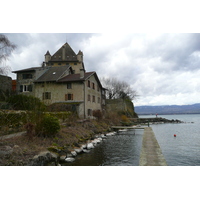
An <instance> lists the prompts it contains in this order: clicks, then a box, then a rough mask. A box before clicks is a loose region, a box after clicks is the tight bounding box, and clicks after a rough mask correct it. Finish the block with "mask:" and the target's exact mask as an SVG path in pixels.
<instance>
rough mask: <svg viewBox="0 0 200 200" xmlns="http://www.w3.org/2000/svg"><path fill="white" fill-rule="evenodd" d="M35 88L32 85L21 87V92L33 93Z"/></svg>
mask: <svg viewBox="0 0 200 200" xmlns="http://www.w3.org/2000/svg"><path fill="white" fill-rule="evenodd" d="M32 91H33V86H32V85H20V92H32Z"/></svg>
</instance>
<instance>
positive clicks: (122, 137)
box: [64, 130, 143, 166]
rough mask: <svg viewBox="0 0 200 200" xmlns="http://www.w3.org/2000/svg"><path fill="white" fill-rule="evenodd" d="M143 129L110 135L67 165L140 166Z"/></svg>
mask: <svg viewBox="0 0 200 200" xmlns="http://www.w3.org/2000/svg"><path fill="white" fill-rule="evenodd" d="M142 137H143V130H136V131H133V130H130V131H126V132H119V133H117V134H116V135H114V136H108V137H107V138H106V139H105V140H103V141H102V142H101V143H100V144H98V145H97V146H96V147H95V148H94V149H92V150H91V151H90V152H89V153H84V154H83V153H82V154H80V155H78V156H77V157H76V160H75V161H74V162H72V163H66V164H64V165H67V166H138V165H139V158H140V150H141V146H142Z"/></svg>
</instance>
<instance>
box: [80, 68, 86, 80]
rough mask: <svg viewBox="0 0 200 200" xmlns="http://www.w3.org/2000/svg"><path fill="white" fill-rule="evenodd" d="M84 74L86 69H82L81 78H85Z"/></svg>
mask: <svg viewBox="0 0 200 200" xmlns="http://www.w3.org/2000/svg"><path fill="white" fill-rule="evenodd" d="M84 76H85V71H84V69H80V78H84Z"/></svg>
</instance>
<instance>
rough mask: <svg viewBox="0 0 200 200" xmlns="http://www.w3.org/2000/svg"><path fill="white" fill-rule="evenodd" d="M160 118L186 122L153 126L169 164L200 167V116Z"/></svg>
mask: <svg viewBox="0 0 200 200" xmlns="http://www.w3.org/2000/svg"><path fill="white" fill-rule="evenodd" d="M140 117H147V116H140ZM148 117H152V115H151V116H148ZM159 117H163V118H167V119H179V120H181V121H183V122H185V123H181V124H158V125H151V127H152V128H153V131H154V133H155V135H156V138H157V141H158V143H159V145H160V147H161V149H162V153H163V155H164V157H165V159H166V161H167V164H168V165H169V166H200V115H199V114H194V115H160V116H159ZM191 122H193V123H191ZM174 134H176V137H174Z"/></svg>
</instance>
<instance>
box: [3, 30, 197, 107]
mask: <svg viewBox="0 0 200 200" xmlns="http://www.w3.org/2000/svg"><path fill="white" fill-rule="evenodd" d="M5 35H6V36H7V37H8V38H9V40H10V41H11V42H13V43H15V44H16V45H17V49H16V50H15V51H14V52H13V53H12V56H11V57H10V59H9V61H8V62H7V64H8V65H9V66H10V67H11V68H12V71H14V70H20V69H24V68H29V67H37V66H40V64H41V63H42V62H43V61H44V54H45V53H46V52H47V50H49V51H50V53H51V54H54V53H55V52H56V51H57V50H58V49H59V48H60V47H61V46H62V45H63V44H64V43H65V42H68V43H69V45H70V46H71V47H72V49H73V50H74V51H75V53H78V51H79V50H81V51H83V54H84V64H85V68H86V71H88V72H89V71H96V72H97V75H98V76H99V78H101V77H108V78H112V77H115V78H117V79H119V80H123V81H126V82H128V83H129V84H130V86H131V87H132V88H133V89H134V90H136V91H137V93H138V95H139V98H138V99H136V100H135V101H134V104H135V106H139V105H173V104H178V105H183V104H193V103H200V34H198V33H195V34H191V33H182V34H181V33H178V34H139V33H132V34H122V33H119V34H117V33H115V34H111V33H110V34H106V33H105V34H104V33H102V34H90V33H83V34H81V33H61V34H59V33H55V34H54V33H46V34H44V33H42V34H37V33H34V34H23V33H21V34H17V33H9V34H5ZM9 75H10V76H12V78H15V75H14V74H12V73H11V74H9Z"/></svg>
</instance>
